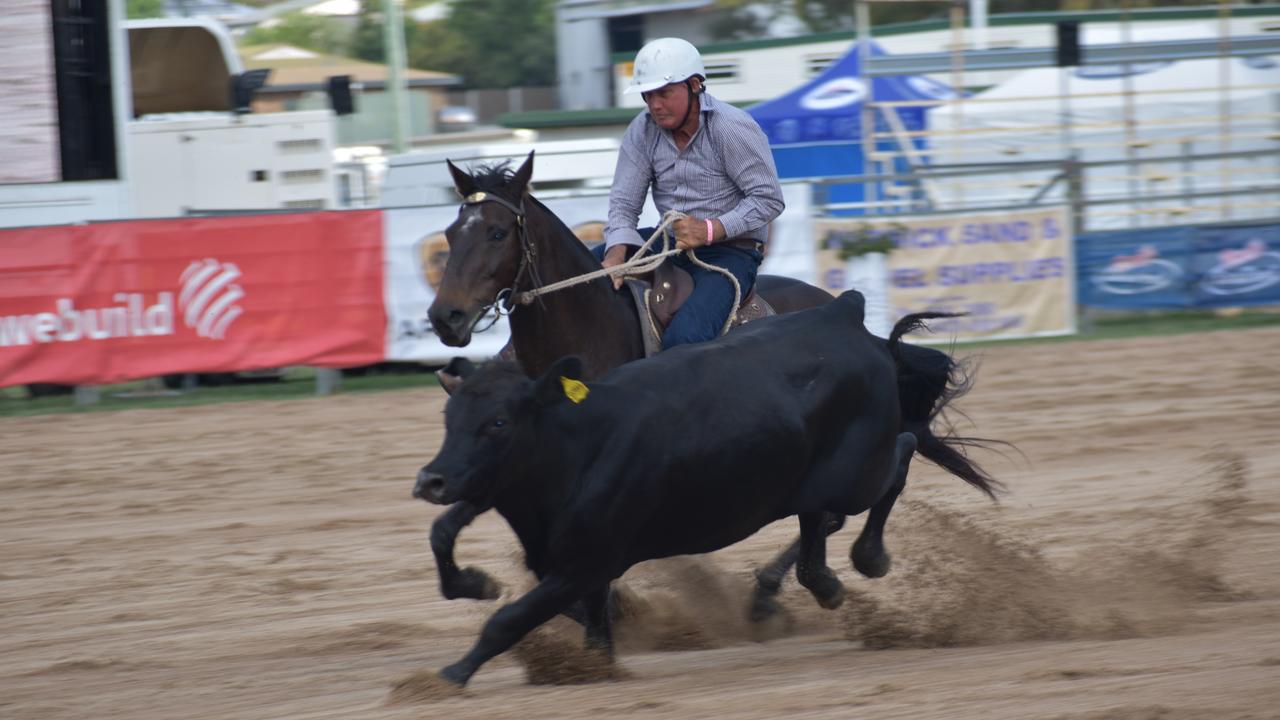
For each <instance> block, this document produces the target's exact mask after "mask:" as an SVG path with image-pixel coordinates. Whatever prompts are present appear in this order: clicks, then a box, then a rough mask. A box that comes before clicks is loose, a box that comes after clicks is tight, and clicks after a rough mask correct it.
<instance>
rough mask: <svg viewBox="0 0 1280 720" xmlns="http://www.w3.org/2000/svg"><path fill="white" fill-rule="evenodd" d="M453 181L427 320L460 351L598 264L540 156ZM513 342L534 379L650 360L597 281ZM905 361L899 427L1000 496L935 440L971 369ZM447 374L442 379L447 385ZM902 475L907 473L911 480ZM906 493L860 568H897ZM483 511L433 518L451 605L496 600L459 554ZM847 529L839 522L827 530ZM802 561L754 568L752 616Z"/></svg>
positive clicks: (803, 294)
mask: <svg viewBox="0 0 1280 720" xmlns="http://www.w3.org/2000/svg"><path fill="white" fill-rule="evenodd" d="M448 166H449V171H450V172H451V173H452V175H453V181H454V185H455V186H456V189H457V191H458V193H459V194H460V195H462V197H463V198H465V199H466V200H465V202H464V204H463V205H462V207H461V208H460V209H459V211H458V218H457V220H455V221H454V222H453V224H452V225H450V226H449V228H448V229H447V230H446V231H445V235H446V237H447V238H448V240H449V262H448V264H447V266H446V267H445V272H444V279H443V281H442V282H441V285H440V289H439V292H438V293H437V295H436V298H435V301H434V302H432V304H431V308H430V309H429V310H428V315H429V317H430V319H431V325H432V327H434V328H435V331H436V333H437V334H438V335H439V337H440V339H441V340H442V341H443V342H444V343H445V344H446V345H449V346H453V347H462V346H465V345H466V344H467V343H469V342H470V341H471V332H472V328H473V327H474V326H475V324H476V323H477V321H478V320H479V319H480V318H481V317H483V316H484V315H485V313H486V312H487V311H488V310H490V309H491V308H493V307H494V305H495V304H497V303H502V302H505V301H509V298H511V297H512V296H513V295H514V294H517V293H520V292H523V291H528V290H531V289H534V288H537V287H542V286H545V285H547V284H550V283H553V282H557V281H560V280H564V279H566V278H572V277H577V276H580V275H583V274H586V273H589V272H592V271H596V270H599V269H600V263H599V261H597V260H596V259H595V257H594V256H593V255H592V254H591V252H590V251H589V250H588V249H587V248H586V247H585V246H584V245H583V244H582V243H581V242H580V241H579V240H578V239H577V237H576V236H574V234H573V232H572V231H570V230H569V228H568V227H567V226H566V225H565V224H564V223H563V222H561V221H560V219H559V218H557V217H556V216H555V214H553V213H552V212H551V211H550V210H549V209H547V207H546V206H545V205H543V204H542V203H541V202H539V201H538V200H537V199H536V198H534V197H533V196H532V195H531V194H529V192H528V186H529V179H530V177H531V176H532V174H533V153H530V154H529V158H528V159H527V160H526V161H525V162H524V163H523V164H522V165H521V166H520V168H519V169H518V170H516V171H515V172H511V171H510V170H509V169H508V168H507V166H506V165H505V164H503V165H498V166H491V167H485V168H481V169H480V170H479V171H478V172H477V173H476V174H475V175H472V174H469V173H467V172H465V171H463V170H461V169H459V168H458V167H456V166H455V165H453V163H448ZM756 292H757V293H758V294H759V295H760V296H762V297H763V298H764V299H765V300H767V301H768V302H769V304H770V305H772V306H773V307H774V308H775V309H776V310H777V312H779V313H789V312H793V311H796V310H802V309H806V308H812V307H817V306H818V305H822V304H825V303H827V302H830V301H831V298H832V296H831V295H830V293H828V292H826V291H825V290H822V289H821V288H817V287H814V286H812V285H809V284H807V283H804V282H801V281H799V280H795V279H792V278H786V277H779V276H773V275H760V276H759V277H758V278H757V280H756ZM510 321H511V340H512V347H513V349H514V351H515V355H516V359H517V361H518V362H519V364H520V367H521V369H522V370H523V371H524V373H525V374H526V375H528V376H530V377H538V376H540V375H541V374H542V373H544V372H545V371H546V370H547V368H549V367H551V365H552V364H553V363H554V362H555V361H556V360H558V359H560V358H561V357H564V356H566V355H576V356H578V357H579V358H581V359H582V361H583V363H584V366H585V375H586V378H587V379H594V378H598V377H601V376H603V375H604V374H605V373H607V372H608V371H609V370H611V369H613V368H615V367H617V366H619V365H621V364H623V363H626V362H630V361H631V360H636V359H639V358H642V357H644V344H643V339H642V337H641V324H640V316H639V314H638V313H637V312H636V308H635V304H634V302H633V301H632V297H631V294H630V293H629V292H625V291H624V292H619V291H615V290H614V288H613V284H612V283H611V282H610V281H609V280H608V279H607V278H599V279H596V280H592V281H590V282H586V283H583V284H580V285H575V286H573V287H569V288H566V289H563V290H560V291H557V292H552V293H549V294H546V295H542V296H540V297H538V298H537V299H536V300H535V301H534V302H532V303H531V304H527V305H524V304H517V305H515V306H514V308H512V310H511V317H510ZM901 348H902V353H901V355H900V356H899V360H898V384H899V396H900V403H901V408H902V428H901V429H902V430H903V431H906V432H911V433H914V434H915V435H916V438H917V440H918V443H919V445H918V452H920V454H922V455H924V456H925V457H926V458H928V459H929V460H932V461H933V462H934V463H936V464H938V465H939V466H941V467H943V468H944V469H946V470H947V471H949V472H951V473H952V474H954V475H956V476H957V477H960V478H961V479H963V480H965V481H966V482H968V483H969V484H971V485H973V486H974V487H976V488H978V489H979V490H981V491H983V492H985V493H987V494H988V495H992V496H994V495H993V489H994V488H995V487H996V484H995V482H994V481H993V480H992V479H991V478H990V477H989V476H988V475H987V474H986V473H985V472H984V471H983V470H982V469H981V468H980V467H978V466H977V465H976V464H974V463H972V462H971V461H970V460H968V458H967V457H966V456H965V454H964V452H963V450H964V447H965V446H966V445H974V444H976V441H974V440H971V439H966V438H959V437H956V436H954V434H952V433H945V434H944V436H943V437H938V436H936V435H935V434H934V433H933V431H932V429H931V427H930V426H931V425H932V423H933V421H934V419H935V418H936V417H937V416H938V415H939V413H940V412H941V411H942V409H943V408H944V407H946V406H947V405H948V403H950V402H951V401H952V400H954V399H955V398H957V397H959V396H960V395H962V394H964V392H965V391H967V390H968V388H969V382H968V379H967V378H966V377H965V374H964V372H963V368H962V367H961V366H960V365H959V364H957V363H956V362H955V361H954V360H953V359H952V358H951V357H950V356H948V355H947V354H946V353H943V352H941V351H938V350H934V349H930V348H923V347H919V346H912V345H902V346H901ZM447 377H448V375H447V372H446V373H445V375H444V377H443V378H442V379H445V380H446V381H447ZM904 477H905V473H904ZM901 490H902V486H901V485H900V486H898V487H896V488H894V489H893V490H892V491H890V492H889V493H888V494H887V495H886V496H885V497H884V499H883V500H882V501H881V502H879V503H877V504H876V505H875V507H873V508H872V509H871V511H870V514H869V516H868V519H867V524H866V526H865V527H864V529H863V531H862V534H861V535H860V536H859V538H858V540H857V542H856V543H855V544H854V549H853V553H852V559H853V563H854V566H855V567H856V568H857V570H858V571H859V572H860V573H862V574H863V575H866V576H868V577H880V576H882V575H884V574H885V573H886V572H888V570H889V556H888V554H887V553H886V552H885V550H884V543H883V530H884V524H885V521H886V520H887V519H888V516H889V512H890V511H891V510H892V508H893V505H894V503H895V502H896V500H897V497H898V494H899V493H900V492H901ZM485 509H487V508H477V507H473V506H471V505H469V504H467V503H456V504H454V505H453V506H451V507H450V509H449V510H448V511H446V512H445V514H443V515H441V516H440V518H439V519H437V520H436V523H435V525H433V527H432V531H431V547H432V551H433V553H434V554H435V557H436V561H437V567H438V570H439V573H440V586H441V592H442V594H443V595H444V596H445V597H446V598H457V597H469V598H494V597H497V594H498V587H497V585H496V583H494V582H493V580H492V579H490V578H489V577H488V576H487V575H486V574H485V573H484V572H483V571H481V570H479V569H477V568H466V569H459V568H458V567H457V565H456V564H455V563H454V559H453V548H454V542H455V541H456V539H457V535H458V533H459V532H460V531H461V530H462V528H463V527H466V526H467V525H468V524H470V522H471V521H472V520H473V519H474V518H475V516H476V515H477V514H478V513H480V512H483V511H484V510H485ZM843 524H844V518H843V517H835V516H832V517H831V518H830V521H829V523H828V528H829V532H834V531H835V530H837V529H839V528H840V527H841V526H842V525H843ZM798 555H799V541H798V540H797V541H796V543H794V544H793V545H792V546H791V547H789V548H788V549H787V550H785V551H783V553H782V554H780V555H779V556H778V557H777V558H776V559H775V560H774V561H773V562H772V563H770V564H769V565H768V566H767V567H766V568H764V569H763V570H761V571H760V572H759V573H758V576H757V577H758V585H757V590H756V596H755V601H754V604H753V607H752V616H753V617H754V618H757V619H759V618H762V617H764V616H766V615H768V614H771V612H772V611H773V610H775V609H776V606H775V605H774V602H773V600H772V597H773V595H775V594H776V593H777V591H778V587H779V584H780V583H781V582H782V579H783V577H784V576H785V574H786V572H787V570H788V569H789V568H790V567H791V566H792V565H794V564H795V561H796V558H797V557H798Z"/></svg>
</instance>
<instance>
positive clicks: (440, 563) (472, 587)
mask: <svg viewBox="0 0 1280 720" xmlns="http://www.w3.org/2000/svg"><path fill="white" fill-rule="evenodd" d="M479 514H480V513H479V511H478V510H477V509H476V507H475V506H474V505H472V504H471V503H468V502H462V501H459V502H456V503H454V504H453V505H451V506H450V507H449V509H448V510H446V511H445V512H444V514H443V515H441V516H440V517H438V518H436V521H435V522H434V523H432V524H431V552H432V553H433V554H434V555H435V556H436V571H437V572H438V573H439V575H440V594H441V595H443V596H444V597H445V599H446V600H455V599H457V598H472V599H474V600H494V599H497V597H498V595H499V594H500V593H501V590H502V586H500V585H499V584H498V583H497V581H495V580H494V579H493V578H492V577H490V576H489V574H488V573H486V572H485V571H483V570H481V569H479V568H475V567H468V568H462V569H459V568H458V565H457V564H456V563H455V562H454V560H453V544H454V542H455V541H456V540H457V539H458V533H460V532H462V528H464V527H466V526H468V525H470V524H471V521H472V520H475V519H476V516H477V515H479Z"/></svg>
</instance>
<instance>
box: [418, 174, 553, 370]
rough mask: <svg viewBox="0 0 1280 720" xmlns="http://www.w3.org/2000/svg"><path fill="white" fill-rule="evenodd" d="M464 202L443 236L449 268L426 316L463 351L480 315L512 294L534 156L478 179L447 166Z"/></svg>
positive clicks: (447, 341) (444, 337) (446, 340)
mask: <svg viewBox="0 0 1280 720" xmlns="http://www.w3.org/2000/svg"><path fill="white" fill-rule="evenodd" d="M446 163H447V164H448V166H449V172H450V173H451V174H452V175H453V184H454V187H455V188H456V189H457V190H458V194H459V195H461V196H462V197H463V204H462V207H461V208H459V209H458V219H457V220H454V221H453V224H452V225H450V226H449V228H448V229H447V230H445V237H446V238H447V239H448V241H449V262H448V264H447V265H446V266H445V269H444V279H443V280H442V281H441V282H440V288H439V290H438V291H437V292H436V298H435V300H434V301H433V302H432V303H431V307H430V309H428V310H427V316H428V317H429V318H430V319H431V327H433V328H435V331H436V334H437V335H438V336H439V337H440V340H441V342H443V343H444V344H445V345H449V346H452V347H462V346H463V345H466V344H467V343H469V342H471V329H472V327H474V326H475V324H476V320H478V319H479V317H480V315H481V313H483V312H484V311H485V310H486V309H487V308H489V307H491V306H492V305H493V304H494V302H495V299H496V298H497V297H498V294H499V293H500V292H502V291H503V290H514V287H515V284H516V282H517V281H518V279H519V278H518V277H517V275H519V274H520V273H521V267H522V259H523V256H524V252H525V249H524V244H523V243H524V240H523V235H524V231H525V229H524V198H525V194H526V193H527V192H528V189H529V178H530V176H531V175H533V153H532V152H530V153H529V157H528V159H526V160H525V161H524V164H522V165H521V166H520V169H519V170H516V171H515V172H511V170H510V169H509V168H508V167H507V164H506V163H502V164H500V165H496V166H490V167H483V168H481V169H480V171H479V172H477V173H476V174H475V175H471V174H469V173H467V172H466V171H465V170H461V169H459V168H458V167H457V166H456V165H454V164H453V163H452V162H448V161H446Z"/></svg>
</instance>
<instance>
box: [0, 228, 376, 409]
mask: <svg viewBox="0 0 1280 720" xmlns="http://www.w3.org/2000/svg"><path fill="white" fill-rule="evenodd" d="M382 246H383V242H382V213H381V212H380V211H376V210H370V211H358V212H316V213H299V214H289V215H254V216H234V217H220V218H192V219H184V220H149V221H135V222H120V223H103V224H94V225H76V226H66V227H45V228H29V229H21V230H4V231H0V387H2V386H6V385H20V384H26V383H37V382H44V383H64V384H101V383H109V382H119V381H122V380H128V379H135V378H142V377H151V376H155V375H164V374H169V373H179V372H231V371H237V370H255V369H262V368H271V367H283V366H286V365H315V366H321V367H344V366H352V365H362V364H368V363H374V362H379V361H381V360H382V359H383V357H384V354H385V349H384V341H385V333H386V323H387V321H386V312H385V310H384V305H383V293H382V275H383V272H382Z"/></svg>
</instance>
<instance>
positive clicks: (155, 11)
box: [124, 0, 164, 20]
mask: <svg viewBox="0 0 1280 720" xmlns="http://www.w3.org/2000/svg"><path fill="white" fill-rule="evenodd" d="M124 12H125V15H126V16H128V18H129V19H130V20H137V19H141V18H154V17H161V16H163V15H164V0H128V2H126V3H125V6H124Z"/></svg>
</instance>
